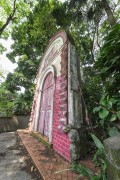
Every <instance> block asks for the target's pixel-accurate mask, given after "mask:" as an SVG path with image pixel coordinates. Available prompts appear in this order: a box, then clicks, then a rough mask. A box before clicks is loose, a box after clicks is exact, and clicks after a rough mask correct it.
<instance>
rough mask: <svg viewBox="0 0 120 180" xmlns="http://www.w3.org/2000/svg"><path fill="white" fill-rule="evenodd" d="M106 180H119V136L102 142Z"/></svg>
mask: <svg viewBox="0 0 120 180" xmlns="http://www.w3.org/2000/svg"><path fill="white" fill-rule="evenodd" d="M104 147H105V154H106V161H107V179H108V180H120V134H118V135H116V136H113V137H110V138H108V139H106V140H104Z"/></svg>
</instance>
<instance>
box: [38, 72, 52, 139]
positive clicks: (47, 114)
mask: <svg viewBox="0 0 120 180" xmlns="http://www.w3.org/2000/svg"><path fill="white" fill-rule="evenodd" d="M52 101H53V74H52V73H49V74H48V75H47V76H46V78H45V80H44V83H43V88H42V95H41V106H40V115H39V126H38V130H39V131H40V132H41V133H42V134H44V135H45V136H47V137H48V136H49V126H50V121H51V118H52V103H53V102H52Z"/></svg>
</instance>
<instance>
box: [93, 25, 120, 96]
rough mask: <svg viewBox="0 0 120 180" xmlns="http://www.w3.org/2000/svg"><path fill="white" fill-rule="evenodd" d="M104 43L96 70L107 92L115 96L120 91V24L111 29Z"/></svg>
mask: <svg viewBox="0 0 120 180" xmlns="http://www.w3.org/2000/svg"><path fill="white" fill-rule="evenodd" d="M103 42H104V45H103V46H102V48H101V50H100V54H99V57H98V60H97V62H96V63H95V68H97V69H98V72H99V73H100V76H101V78H102V80H103V84H104V86H105V89H106V91H107V92H109V93H110V94H111V95H115V94H116V93H119V90H120V83H119V82H120V68H119V67H120V24H116V25H115V26H114V27H112V28H110V29H109V31H108V32H107V35H106V36H105V38H104V39H103Z"/></svg>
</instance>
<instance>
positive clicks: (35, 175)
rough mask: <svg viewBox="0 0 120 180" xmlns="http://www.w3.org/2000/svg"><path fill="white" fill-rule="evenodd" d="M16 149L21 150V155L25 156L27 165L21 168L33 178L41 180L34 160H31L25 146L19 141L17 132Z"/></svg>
mask: <svg viewBox="0 0 120 180" xmlns="http://www.w3.org/2000/svg"><path fill="white" fill-rule="evenodd" d="M16 149H19V150H20V152H21V155H22V156H24V158H25V162H26V164H27V166H26V167H23V170H24V171H26V172H27V173H29V174H30V175H31V177H32V178H33V179H34V180H43V178H42V176H41V175H40V173H39V171H38V169H37V168H36V166H35V164H34V162H33V161H32V159H31V157H30V155H29V154H28V152H27V150H26V148H25V146H24V145H23V143H22V142H21V140H20V138H19V137H18V135H17V133H16Z"/></svg>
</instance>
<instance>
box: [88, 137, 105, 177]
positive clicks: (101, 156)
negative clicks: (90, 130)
mask: <svg viewBox="0 0 120 180" xmlns="http://www.w3.org/2000/svg"><path fill="white" fill-rule="evenodd" d="M91 136H92V139H93V141H94V143H95V145H96V147H97V151H96V153H95V154H94V159H93V160H94V162H95V164H96V165H97V166H101V175H100V179H102V180H106V168H107V166H106V157H105V151H104V146H103V144H102V143H101V141H100V140H99V139H98V138H97V137H96V136H95V135H94V134H91Z"/></svg>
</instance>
